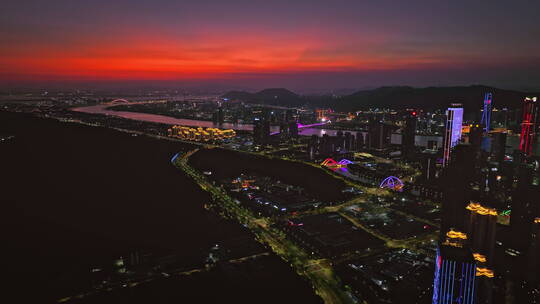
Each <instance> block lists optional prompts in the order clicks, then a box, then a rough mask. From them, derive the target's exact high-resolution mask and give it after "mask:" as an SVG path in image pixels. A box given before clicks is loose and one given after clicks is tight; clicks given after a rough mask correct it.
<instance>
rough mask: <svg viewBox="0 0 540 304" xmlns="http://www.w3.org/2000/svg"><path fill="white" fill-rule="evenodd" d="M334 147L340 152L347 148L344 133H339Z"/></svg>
mask: <svg viewBox="0 0 540 304" xmlns="http://www.w3.org/2000/svg"><path fill="white" fill-rule="evenodd" d="M334 145H335V147H336V150H338V151H343V149H344V148H345V137H344V136H343V131H341V130H340V131H337V133H336V137H335V138H334Z"/></svg>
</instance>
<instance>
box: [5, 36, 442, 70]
mask: <svg viewBox="0 0 540 304" xmlns="http://www.w3.org/2000/svg"><path fill="white" fill-rule="evenodd" d="M205 39H208V40H203V39H193V40H185V41H178V40H174V39H167V38H164V37H163V38H156V37H148V38H147V39H145V38H144V37H137V38H125V39H123V40H121V41H116V42H115V43H106V44H105V45H106V46H103V45H102V44H104V43H102V41H101V40H100V39H97V38H95V37H94V39H90V38H89V42H86V41H85V43H80V44H74V45H66V46H51V45H35V46H33V47H32V46H30V47H31V48H30V49H20V48H18V47H16V46H8V47H7V48H4V49H3V50H0V55H4V56H2V57H0V66H1V67H2V71H1V72H0V77H2V75H8V76H9V77H10V78H28V77H31V78H34V79H45V80H46V79H51V78H53V79H54V78H68V79H104V80H109V79H111V80H114V79H126V80H135V79H145V80H151V79H155V80H175V79H211V78H242V77H243V75H254V74H255V75H261V76H260V77H263V76H262V75H265V74H278V73H282V74H291V73H303V72H343V71H345V72H347V71H366V70H392V69H415V68H417V67H419V66H422V67H425V66H432V65H440V64H441V62H440V60H439V59H433V58H432V57H430V56H423V55H417V56H407V57H399V56H396V57H393V58H388V57H387V56H380V55H378V54H377V53H376V52H373V51H370V50H369V48H360V49H359V51H358V52H356V51H354V50H353V51H348V52H345V53H344V52H343V51H340V49H339V46H333V45H332V44H333V43H336V42H332V41H328V42H325V41H319V40H317V39H311V38H305V39H299V38H296V37H295V38H294V39H292V38H288V39H281V41H280V40H279V39H278V38H272V37H270V38H268V41H266V40H264V39H262V38H260V37H258V36H253V37H251V36H243V37H241V38H237V39H228V40H224V39H222V38H216V37H205ZM103 40H110V38H107V39H103ZM103 42H104V41H103ZM338 45H339V43H338ZM250 77H252V76H250Z"/></svg>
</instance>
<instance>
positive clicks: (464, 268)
mask: <svg viewBox="0 0 540 304" xmlns="http://www.w3.org/2000/svg"><path fill="white" fill-rule="evenodd" d="M476 271H477V269H476V262H475V260H474V258H473V255H472V253H471V251H470V250H469V249H467V248H466V247H460V246H452V245H444V244H441V245H439V247H438V248H437V258H436V260H435V279H434V281H433V301H432V303H433V304H443V303H444V304H447V303H448V304H457V303H459V304H474V303H476V292H475V289H476V288H475V287H476V276H477V274H476Z"/></svg>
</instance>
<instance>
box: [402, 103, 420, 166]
mask: <svg viewBox="0 0 540 304" xmlns="http://www.w3.org/2000/svg"><path fill="white" fill-rule="evenodd" d="M417 119H418V118H417V113H416V111H410V112H407V116H406V118H405V127H404V128H403V132H402V138H401V147H402V155H403V156H404V157H405V158H410V157H411V156H412V154H413V152H414V138H415V133H416V123H417Z"/></svg>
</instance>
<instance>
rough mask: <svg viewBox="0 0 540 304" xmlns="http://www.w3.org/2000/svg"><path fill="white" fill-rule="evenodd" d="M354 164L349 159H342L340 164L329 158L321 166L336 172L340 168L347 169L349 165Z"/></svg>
mask: <svg viewBox="0 0 540 304" xmlns="http://www.w3.org/2000/svg"><path fill="white" fill-rule="evenodd" d="M352 163H353V162H352V161H350V160H348V159H342V160H340V161H339V162H336V161H335V160H333V159H332V158H327V159H325V160H324V161H323V162H322V163H321V166H323V167H327V168H329V169H332V170H336V169H339V168H345V167H347V165H348V164H352Z"/></svg>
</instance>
